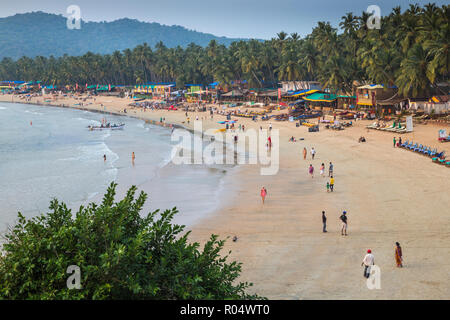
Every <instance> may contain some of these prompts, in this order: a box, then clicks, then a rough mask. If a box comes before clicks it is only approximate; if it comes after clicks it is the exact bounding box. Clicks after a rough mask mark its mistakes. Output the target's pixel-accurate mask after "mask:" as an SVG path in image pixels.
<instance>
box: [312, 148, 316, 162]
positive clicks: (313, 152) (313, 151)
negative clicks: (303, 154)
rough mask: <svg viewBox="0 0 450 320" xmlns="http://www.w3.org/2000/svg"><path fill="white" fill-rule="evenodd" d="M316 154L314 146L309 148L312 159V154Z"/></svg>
mask: <svg viewBox="0 0 450 320" xmlns="http://www.w3.org/2000/svg"><path fill="white" fill-rule="evenodd" d="M315 155H316V150H314V147H312V148H311V157H312V159H313V160H314V156H315Z"/></svg>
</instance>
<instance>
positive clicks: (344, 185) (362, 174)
mask: <svg viewBox="0 0 450 320" xmlns="http://www.w3.org/2000/svg"><path fill="white" fill-rule="evenodd" d="M0 100H2V95H0ZM65 100H66V101H67V100H68V99H65ZM105 100H111V101H112V102H107V101H105ZM69 101H71V100H70V99H69ZM73 101H76V100H73ZM97 101H98V103H100V101H101V102H102V103H103V104H104V105H106V106H107V109H108V110H107V111H110V110H115V111H117V110H121V108H122V109H123V105H124V104H126V103H127V101H128V100H125V99H120V98H112V97H103V98H97ZM5 102H7V101H5ZM15 102H16V101H15ZM18 102H19V103H22V102H20V101H18ZM33 104H34V103H33ZM67 108H71V107H70V106H68V107H67ZM95 108H96V106H95V105H92V106H91V108H89V110H87V111H92V109H94V110H95ZM127 109H128V107H127ZM97 110H98V107H97ZM131 110H132V109H131ZM132 112H133V113H131V112H130V113H131V115H130V114H127V115H129V116H133V115H137V116H142V117H144V118H146V119H149V120H153V119H154V118H159V117H165V118H166V119H167V121H168V122H170V123H174V124H179V125H182V121H183V120H184V118H185V116H184V113H183V112H180V111H165V110H158V111H147V112H142V111H140V110H132ZM196 115H198V116H199V117H201V116H204V115H205V114H204V113H194V112H189V116H190V117H191V118H195V116H196ZM152 118H153V119H152ZM223 118H225V117H224V116H219V115H216V114H214V121H212V122H211V121H209V120H207V121H206V122H205V124H206V125H205V126H204V129H208V127H212V125H215V121H217V119H221V120H222V119H223ZM239 123H242V124H245V126H246V127H247V128H256V129H257V128H259V126H260V125H262V126H264V127H266V126H267V123H265V122H261V121H258V122H252V121H251V120H248V119H241V118H239ZM367 124H369V122H368V121H364V120H363V121H357V122H355V124H354V126H353V127H350V128H347V129H345V130H343V131H339V132H336V131H333V130H325V129H324V127H323V125H321V126H320V131H319V132H316V133H309V132H308V131H307V128H306V127H303V126H302V127H300V128H296V127H295V125H294V123H289V122H287V121H285V122H276V121H274V122H273V126H274V128H276V129H279V130H280V142H279V147H280V170H279V172H278V174H277V175H274V176H261V175H260V174H259V166H252V165H242V166H240V168H239V170H238V172H237V173H236V178H235V179H230V180H228V181H227V182H226V183H224V190H226V191H227V190H231V191H232V194H230V195H227V194H224V197H223V201H224V202H223V203H224V204H225V205H224V206H223V207H220V208H218V210H217V212H214V213H213V214H211V216H210V217H207V218H205V219H202V221H201V222H199V224H196V225H195V226H193V227H192V228H190V229H191V230H192V233H191V235H190V240H191V241H198V242H200V243H204V242H205V241H206V240H207V239H208V238H209V235H210V234H211V233H214V234H218V235H219V237H220V238H222V239H224V238H226V237H228V236H230V237H232V236H234V235H236V236H237V237H238V240H237V241H236V242H232V241H230V240H229V241H227V242H226V244H225V248H224V252H228V250H232V254H231V256H230V258H231V259H232V260H237V261H239V262H242V263H243V266H242V275H241V277H240V279H239V280H240V281H249V282H253V283H254V287H253V288H252V289H251V291H253V292H255V293H258V294H260V295H262V296H266V297H268V298H270V299H446V298H448V296H449V295H450V284H449V280H450V275H449V274H448V273H445V272H443V271H445V266H446V265H447V264H448V261H449V260H450V250H449V249H450V245H449V243H450V234H449V232H448V230H449V228H450V219H449V217H448V213H447V212H448V208H449V207H450V199H448V197H445V194H446V190H448V189H449V188H450V182H449V181H450V179H449V178H450V170H448V168H445V167H442V166H439V165H437V164H434V163H432V162H431V159H429V158H427V157H423V156H420V155H417V154H415V153H412V152H407V151H405V150H403V149H397V148H393V146H392V137H393V136H394V134H392V133H386V132H380V131H376V130H371V131H369V130H367V129H366V128H365V125H367ZM187 127H188V128H189V127H192V126H187ZM439 128H440V127H439V125H430V124H429V125H416V124H415V128H414V130H415V131H414V132H412V133H408V134H404V135H402V139H404V140H407V139H409V140H411V139H412V140H414V141H415V142H416V141H417V142H419V143H425V144H429V145H432V146H436V147H438V148H439V149H445V150H446V151H447V150H449V149H450V144H439V143H437V142H436V140H437V130H438V129H439ZM361 135H363V136H365V137H366V139H367V142H366V143H358V142H357V139H358V137H359V136H361ZM291 136H294V137H296V138H299V137H304V138H305V140H303V141H298V142H295V143H292V142H288V139H289V137H291ZM397 136H398V135H397ZM312 146H314V147H315V149H316V150H317V154H316V158H315V159H314V160H312V159H311V157H310V148H311V147H312ZM303 147H306V148H307V149H308V157H307V160H303V157H302V156H301V150H302V149H303ZM448 153H450V150H449V151H447V154H448ZM329 161H332V162H333V164H334V165H335V170H334V172H335V179H336V186H335V192H333V193H327V192H326V189H325V183H326V181H327V178H321V177H320V176H315V177H314V179H311V177H310V176H309V175H308V173H307V167H308V166H309V164H310V163H312V164H313V165H314V167H315V168H316V172H317V171H318V170H317V169H318V167H319V165H320V164H321V163H322V162H323V163H325V164H326V167H328V162H329ZM261 186H265V187H266V188H267V190H268V196H267V198H266V203H265V204H264V205H262V204H261V200H260V198H259V189H260V188H261ZM144 191H145V190H144ZM322 210H325V211H326V214H327V217H328V221H327V224H328V233H327V234H323V233H322V229H321V228H322V221H321V216H320V213H321V211H322ZM342 210H347V212H348V216H349V236H348V237H342V236H340V234H339V228H340V224H339V221H338V217H339V215H340V213H341V212H342ZM396 241H398V242H400V244H401V245H402V247H403V250H404V255H405V268H403V269H401V270H400V269H397V268H395V262H394V258H393V248H394V247H393V245H394V243H395V242H396ZM368 248H370V249H372V251H373V253H374V255H375V261H376V262H377V264H378V265H379V266H380V268H381V272H382V280H381V281H382V282H381V288H382V289H381V290H368V289H367V287H366V284H365V279H364V278H363V277H362V270H361V267H360V264H361V260H362V258H363V256H364V254H365V251H366V250H367V249H368ZM443 275H444V277H442V276H443Z"/></svg>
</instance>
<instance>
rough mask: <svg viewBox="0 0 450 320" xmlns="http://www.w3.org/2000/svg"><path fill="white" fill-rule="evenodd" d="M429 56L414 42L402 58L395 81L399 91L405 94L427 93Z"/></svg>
mask: <svg viewBox="0 0 450 320" xmlns="http://www.w3.org/2000/svg"><path fill="white" fill-rule="evenodd" d="M429 63H430V58H429V55H428V54H427V52H426V51H425V50H424V49H423V48H422V46H421V45H419V44H415V45H414V46H413V47H412V48H411V49H410V50H409V51H408V54H407V57H406V58H405V59H403V61H402V63H401V65H400V67H401V70H399V75H398V77H397V80H396V83H397V85H398V88H399V91H400V92H401V93H402V94H403V95H404V96H405V97H407V96H409V95H412V96H413V97H417V96H419V95H427V94H429V91H430V78H431V76H430V74H429V67H428V64H429Z"/></svg>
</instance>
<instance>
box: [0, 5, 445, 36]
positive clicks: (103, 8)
mask: <svg viewBox="0 0 450 320" xmlns="http://www.w3.org/2000/svg"><path fill="white" fill-rule="evenodd" d="M429 2H430V1H429V0H428V1H418V0H416V1H408V0H368V1H367V0H352V1H350V0H308V1H304V0H221V1H217V0H120V1H116V0H20V1H9V0H0V17H7V16H11V15H14V14H16V13H25V12H31V11H44V12H49V13H57V14H63V15H66V10H67V7H68V6H69V5H78V6H79V7H80V9H81V17H82V19H83V20H85V21H112V20H116V19H119V18H124V17H127V18H131V19H138V20H140V21H147V22H159V23H162V24H165V25H180V26H184V27H186V28H188V29H193V30H196V31H201V32H207V33H212V34H215V35H217V36H226V37H242V38H259V39H270V38H272V37H274V36H275V35H276V33H277V32H280V31H285V32H287V33H291V32H297V33H299V34H300V35H302V36H304V35H306V34H308V33H310V32H311V29H312V28H313V26H314V25H316V24H317V22H318V21H330V22H331V23H332V25H333V26H335V27H337V26H338V23H339V21H340V18H341V17H342V16H343V15H344V14H345V13H347V12H353V13H355V14H358V15H359V14H361V12H362V11H365V10H366V9H367V7H368V6H369V5H378V6H379V7H380V8H381V15H387V14H389V12H390V11H391V9H392V8H393V7H395V6H397V5H400V6H401V8H402V10H404V9H406V8H407V7H408V5H409V3H418V4H420V5H424V4H426V3H429ZM433 2H434V3H436V4H437V5H439V6H442V5H444V4H447V3H448V1H441V0H436V1H433Z"/></svg>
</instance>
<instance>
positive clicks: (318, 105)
mask: <svg viewBox="0 0 450 320" xmlns="http://www.w3.org/2000/svg"><path fill="white" fill-rule="evenodd" d="M303 99H304V100H305V101H306V104H307V105H308V107H310V108H311V109H319V110H332V109H334V108H336V100H337V96H336V95H335V94H332V93H326V92H315V93H313V94H310V95H308V96H305V97H303Z"/></svg>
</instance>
